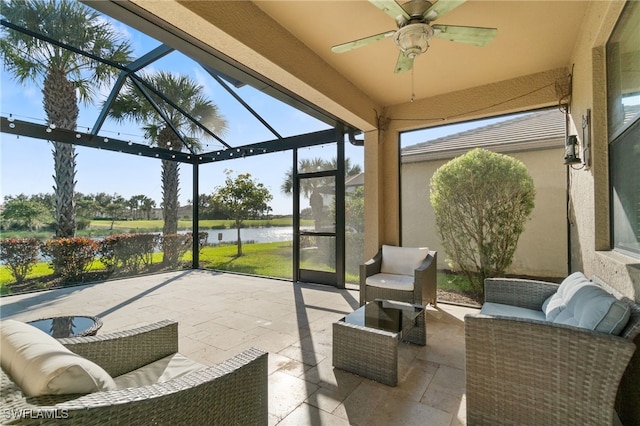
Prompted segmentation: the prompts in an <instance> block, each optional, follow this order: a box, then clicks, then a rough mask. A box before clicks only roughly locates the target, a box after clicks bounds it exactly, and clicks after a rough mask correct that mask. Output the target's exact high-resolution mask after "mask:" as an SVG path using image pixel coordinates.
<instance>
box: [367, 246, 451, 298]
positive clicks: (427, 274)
mask: <svg viewBox="0 0 640 426" xmlns="http://www.w3.org/2000/svg"><path fill="white" fill-rule="evenodd" d="M382 253H383V249H380V250H379V251H378V253H376V255H375V256H374V257H373V258H371V259H369V260H368V261H367V262H365V263H364V264H362V265H360V306H362V305H364V304H365V303H367V302H371V301H372V300H375V299H387V300H396V301H398V302H407V303H414V304H418V305H425V306H426V305H427V304H429V303H431V304H432V305H433V306H436V297H437V291H438V290H437V289H438V276H437V265H438V262H437V259H438V253H437V252H436V251H429V252H428V255H427V256H426V257H425V258H424V260H423V261H422V263H421V264H420V265H419V266H418V267H417V268H416V269H414V270H412V271H409V272H408V273H407V275H408V274H411V275H412V276H413V280H412V282H413V284H412V286H411V288H410V289H408V290H405V289H396V288H388V287H384V286H379V285H372V284H371V283H369V282H367V281H368V280H367V278H369V277H372V276H374V275H377V274H380V270H381V267H382V263H383V259H382Z"/></svg>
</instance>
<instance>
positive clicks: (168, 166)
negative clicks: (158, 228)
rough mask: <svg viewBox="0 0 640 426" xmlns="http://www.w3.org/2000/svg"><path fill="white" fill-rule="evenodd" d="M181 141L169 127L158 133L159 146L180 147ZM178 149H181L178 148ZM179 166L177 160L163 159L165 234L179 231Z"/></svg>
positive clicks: (165, 147)
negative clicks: (177, 139)
mask: <svg viewBox="0 0 640 426" xmlns="http://www.w3.org/2000/svg"><path fill="white" fill-rule="evenodd" d="M179 144H180V141H176V136H175V134H174V133H173V130H171V129H170V128H169V127H165V128H163V129H162V130H160V132H159V134H158V147H160V148H164V149H169V148H171V147H173V149H176V148H177V147H179ZM176 150H179V148H178V149H176ZM179 171H180V169H179V167H178V163H177V162H176V161H168V160H162V216H163V218H164V226H163V228H162V232H163V233H164V234H165V235H169V234H175V233H177V232H178V195H179V192H180V189H179V186H180V175H179Z"/></svg>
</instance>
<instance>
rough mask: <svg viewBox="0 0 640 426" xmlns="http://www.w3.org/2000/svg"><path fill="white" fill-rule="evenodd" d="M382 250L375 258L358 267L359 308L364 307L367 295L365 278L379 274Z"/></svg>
mask: <svg viewBox="0 0 640 426" xmlns="http://www.w3.org/2000/svg"><path fill="white" fill-rule="evenodd" d="M381 266H382V249H380V250H378V253H376V255H375V256H373V257H372V258H371V259H369V260H367V261H366V262H365V263H363V264H361V265H360V306H362V305H364V303H365V300H366V294H367V285H366V283H367V277H370V276H371V275H374V274H379V273H380V267H381Z"/></svg>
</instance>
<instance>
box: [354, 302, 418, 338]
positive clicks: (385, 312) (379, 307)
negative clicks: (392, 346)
mask: <svg viewBox="0 0 640 426" xmlns="http://www.w3.org/2000/svg"><path fill="white" fill-rule="evenodd" d="M422 312H424V307H423V306H420V305H413V304H411V303H403V302H395V301H391V300H381V299H376V300H374V301H372V302H369V303H367V304H366V305H364V306H361V307H360V308H358V309H356V310H355V311H353V312H352V313H350V314H349V315H347V316H345V317H344V318H343V319H342V321H344V322H346V323H348V324H354V325H359V326H361V327H368V328H375V329H378V330H384V331H390V332H392V333H402V334H404V333H405V332H407V331H408V330H410V329H411V328H413V326H414V325H415V320H416V318H417V317H418V315H420V314H421V313H422Z"/></svg>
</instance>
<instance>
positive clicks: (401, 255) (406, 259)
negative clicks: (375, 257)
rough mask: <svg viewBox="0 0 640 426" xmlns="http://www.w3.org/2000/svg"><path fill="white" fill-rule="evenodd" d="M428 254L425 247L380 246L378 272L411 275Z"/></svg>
mask: <svg viewBox="0 0 640 426" xmlns="http://www.w3.org/2000/svg"><path fill="white" fill-rule="evenodd" d="M428 254H429V249H428V248H427V247H419V248H414V247H395V246H388V245H383V246H382V264H381V265H380V272H382V273H385V274H398V275H413V274H414V271H415V269H416V268H418V267H419V266H420V264H421V263H422V262H423V261H424V259H425V258H426V257H427V255H428Z"/></svg>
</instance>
